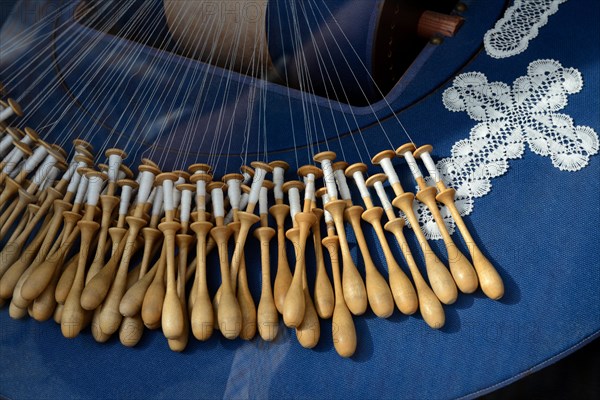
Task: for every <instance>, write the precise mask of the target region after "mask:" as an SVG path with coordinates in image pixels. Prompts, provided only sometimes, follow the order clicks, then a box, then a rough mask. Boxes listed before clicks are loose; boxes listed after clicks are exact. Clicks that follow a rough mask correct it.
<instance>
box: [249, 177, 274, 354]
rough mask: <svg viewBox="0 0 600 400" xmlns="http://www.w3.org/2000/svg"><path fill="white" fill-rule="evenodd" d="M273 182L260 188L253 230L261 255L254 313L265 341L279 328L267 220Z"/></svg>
mask: <svg viewBox="0 0 600 400" xmlns="http://www.w3.org/2000/svg"><path fill="white" fill-rule="evenodd" d="M274 186H275V185H274V184H273V183H272V182H270V181H267V180H265V181H264V182H263V187H262V188H261V193H260V198H259V207H260V216H261V226H260V228H257V229H256V230H255V231H254V237H256V238H257V239H258V240H259V241H260V255H261V277H262V285H261V294H260V301H259V303H258V310H257V315H256V324H257V327H258V333H259V334H260V337H261V338H262V339H263V340H265V341H268V342H269V341H272V340H274V339H275V338H276V337H277V332H278V329H279V315H278V313H277V308H276V307H275V301H274V300H273V290H272V289H271V260H270V254H269V253H270V252H269V245H270V242H271V239H272V238H273V236H275V229H273V228H270V227H269V222H268V207H269V204H268V197H267V194H268V191H269V190H272V189H273V188H274Z"/></svg>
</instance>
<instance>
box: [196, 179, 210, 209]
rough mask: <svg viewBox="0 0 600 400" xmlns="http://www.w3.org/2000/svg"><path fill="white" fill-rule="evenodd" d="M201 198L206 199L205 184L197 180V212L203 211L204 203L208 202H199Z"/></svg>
mask: <svg viewBox="0 0 600 400" xmlns="http://www.w3.org/2000/svg"><path fill="white" fill-rule="evenodd" d="M202 197H204V198H205V199H206V182H205V181H203V180H202V179H199V180H198V181H196V207H198V210H199V211H200V210H201V211H205V210H206V203H207V202H208V200H205V201H200V199H201V198H202Z"/></svg>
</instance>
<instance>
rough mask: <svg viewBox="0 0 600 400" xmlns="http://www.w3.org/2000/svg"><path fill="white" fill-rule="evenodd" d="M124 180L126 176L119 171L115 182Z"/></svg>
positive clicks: (123, 172)
mask: <svg viewBox="0 0 600 400" xmlns="http://www.w3.org/2000/svg"><path fill="white" fill-rule="evenodd" d="M125 178H127V174H126V173H125V171H121V170H119V173H118V174H117V181H118V180H121V179H125Z"/></svg>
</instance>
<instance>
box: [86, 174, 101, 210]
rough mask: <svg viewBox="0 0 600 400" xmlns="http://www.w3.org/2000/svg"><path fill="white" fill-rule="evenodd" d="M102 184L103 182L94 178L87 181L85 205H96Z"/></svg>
mask: <svg viewBox="0 0 600 400" xmlns="http://www.w3.org/2000/svg"><path fill="white" fill-rule="evenodd" d="M103 183H104V181H103V180H102V179H100V178H98V177H96V176H95V177H93V179H91V180H89V184H88V190H87V201H86V204H89V205H91V206H95V205H97V204H98V200H99V199H100V191H101V190H102V184H103Z"/></svg>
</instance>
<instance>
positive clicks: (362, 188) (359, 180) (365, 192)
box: [352, 171, 371, 199]
mask: <svg viewBox="0 0 600 400" xmlns="http://www.w3.org/2000/svg"><path fill="white" fill-rule="evenodd" d="M352 177H353V178H354V182H356V186H357V187H358V190H359V192H360V197H362V198H363V199H364V198H370V197H371V193H369V189H368V188H367V184H366V183H365V177H364V176H363V174H362V172H360V171H356V172H355V173H353V174H352Z"/></svg>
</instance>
